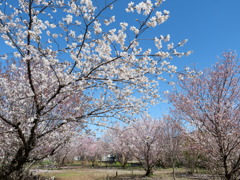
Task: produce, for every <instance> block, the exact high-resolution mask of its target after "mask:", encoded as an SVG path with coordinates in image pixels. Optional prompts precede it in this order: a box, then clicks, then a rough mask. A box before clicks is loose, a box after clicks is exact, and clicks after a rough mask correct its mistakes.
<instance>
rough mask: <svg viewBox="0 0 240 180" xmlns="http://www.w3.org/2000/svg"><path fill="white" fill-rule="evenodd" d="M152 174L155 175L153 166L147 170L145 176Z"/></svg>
mask: <svg viewBox="0 0 240 180" xmlns="http://www.w3.org/2000/svg"><path fill="white" fill-rule="evenodd" d="M151 175H153V171H152V169H151V168H148V169H147V170H146V174H145V176H151Z"/></svg>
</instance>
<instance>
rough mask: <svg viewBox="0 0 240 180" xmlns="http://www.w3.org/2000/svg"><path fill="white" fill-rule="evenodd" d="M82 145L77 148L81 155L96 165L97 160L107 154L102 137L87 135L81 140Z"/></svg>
mask: <svg viewBox="0 0 240 180" xmlns="http://www.w3.org/2000/svg"><path fill="white" fill-rule="evenodd" d="M80 144H81V145H80V146H79V147H78V148H77V151H78V152H79V154H78V156H80V157H81V158H82V159H83V160H87V161H89V162H91V163H92V166H95V162H96V161H97V160H98V161H101V160H102V156H103V155H104V154H105V149H104V146H103V142H102V141H101V139H96V138H95V137H90V136H88V137H85V138H84V139H83V140H81V141H80Z"/></svg>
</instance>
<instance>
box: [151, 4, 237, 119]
mask: <svg viewBox="0 0 240 180" xmlns="http://www.w3.org/2000/svg"><path fill="white" fill-rule="evenodd" d="M161 8H162V9H166V10H169V11H170V18H169V20H168V21H167V22H165V23H164V24H162V25H161V27H160V33H169V34H170V35H171V38H172V40H173V41H175V42H177V41H180V40H181V39H184V38H188V39H189V41H188V43H187V44H186V46H185V47H186V48H187V49H190V50H193V52H194V53H193V54H192V55H191V56H189V57H187V58H186V57H182V58H180V59H179V60H177V61H176V64H177V65H178V67H179V68H181V67H184V66H186V65H191V64H196V67H197V68H198V69H203V68H205V67H210V66H211V65H212V64H214V63H215V62H216V61H217V56H220V55H221V54H222V52H224V51H228V50H229V49H231V50H236V51H237V52H238V54H240V0H166V1H165V2H164V3H163V4H162V7H161ZM158 31H159V30H158ZM166 106H167V105H166V104H160V105H158V106H156V107H155V108H152V109H151V111H150V114H151V115H152V116H160V115H161V111H163V112H164V111H165V110H166Z"/></svg>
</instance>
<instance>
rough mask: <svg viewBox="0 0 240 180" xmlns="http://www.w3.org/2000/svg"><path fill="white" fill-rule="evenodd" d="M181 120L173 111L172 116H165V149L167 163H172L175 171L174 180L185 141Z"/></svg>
mask: <svg viewBox="0 0 240 180" xmlns="http://www.w3.org/2000/svg"><path fill="white" fill-rule="evenodd" d="M180 120H181V119H179V117H178V115H177V114H175V113H174V112H173V111H172V112H171V113H170V115H166V116H164V122H165V129H164V132H165V138H164V142H165V148H166V154H165V157H167V161H170V163H171V166H172V169H173V179H174V180H175V179H176V173H175V166H176V162H177V161H178V159H179V158H180V154H181V151H182V149H181V146H182V143H183V139H184V129H183V128H182V126H181V121H180Z"/></svg>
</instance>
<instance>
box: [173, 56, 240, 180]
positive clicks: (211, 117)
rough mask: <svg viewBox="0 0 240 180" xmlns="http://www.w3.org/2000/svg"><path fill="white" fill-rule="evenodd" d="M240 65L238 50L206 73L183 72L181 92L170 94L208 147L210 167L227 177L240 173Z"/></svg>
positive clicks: (197, 136)
mask: <svg viewBox="0 0 240 180" xmlns="http://www.w3.org/2000/svg"><path fill="white" fill-rule="evenodd" d="M239 70H240V66H239V59H238V58H237V57H236V53H234V52H226V53H224V54H223V56H222V59H220V61H219V62H218V63H217V64H216V65H214V66H213V67H212V68H210V69H205V70H204V71H203V74H202V75H194V74H191V78H186V77H185V76H184V75H180V81H179V85H180V87H181V89H182V90H181V91H178V92H175V93H173V94H172V95H171V96H170V100H171V102H172V104H173V106H174V107H175V108H176V109H177V110H178V112H179V114H181V115H182V116H183V118H184V119H185V120H187V121H188V122H189V124H191V125H192V130H194V131H197V132H198V133H189V134H190V135H192V137H193V138H194V139H195V141H196V142H197V143H198V144H199V145H201V146H202V147H203V149H205V151H206V152H207V153H206V154H205V155H206V156H207V159H208V165H209V166H210V167H209V169H211V170H213V171H214V172H215V173H218V174H219V175H223V176H224V177H225V179H227V180H233V179H239V173H240V111H239V105H240V104H239V100H240V86H239V82H240V78H239V74H240V71H239Z"/></svg>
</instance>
